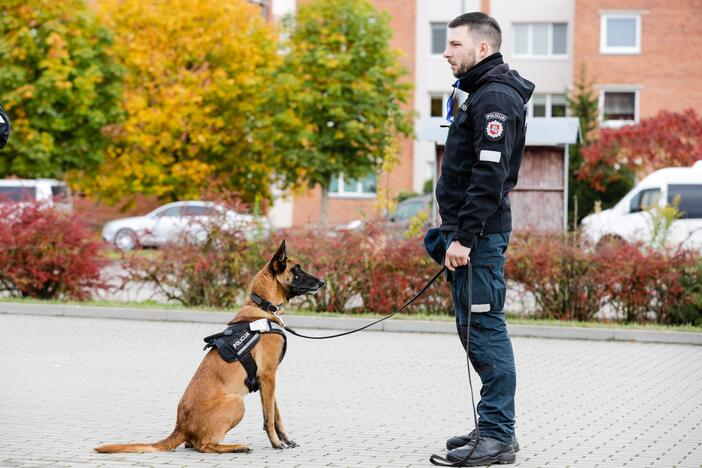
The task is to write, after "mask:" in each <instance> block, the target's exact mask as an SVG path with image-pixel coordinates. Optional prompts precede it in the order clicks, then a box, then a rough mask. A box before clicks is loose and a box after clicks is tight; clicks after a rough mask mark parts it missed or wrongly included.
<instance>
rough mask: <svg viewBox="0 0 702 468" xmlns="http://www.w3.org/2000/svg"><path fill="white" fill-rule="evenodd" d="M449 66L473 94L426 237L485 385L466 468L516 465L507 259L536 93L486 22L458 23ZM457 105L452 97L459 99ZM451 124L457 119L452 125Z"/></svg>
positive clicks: (452, 135)
mask: <svg viewBox="0 0 702 468" xmlns="http://www.w3.org/2000/svg"><path fill="white" fill-rule="evenodd" d="M448 26H449V33H448V41H447V46H446V50H445V51H444V54H443V56H444V58H446V60H447V61H448V63H449V65H450V66H451V70H452V72H453V75H454V76H455V77H456V78H458V81H457V82H456V84H454V86H455V87H457V88H459V89H461V90H463V91H465V92H467V93H469V95H468V98H467V99H466V101H465V102H464V103H463V104H462V105H461V106H460V108H459V109H458V111H457V113H456V114H455V117H454V118H453V119H452V122H451V126H450V128H449V133H448V138H447V140H446V151H445V153H444V160H443V162H442V164H441V177H440V178H439V181H438V184H437V188H436V199H437V202H438V205H439V212H440V214H441V220H442V223H441V227H440V228H439V229H432V230H430V231H429V232H428V233H427V236H426V237H425V245H426V247H427V250H428V251H429V253H430V255H431V256H432V257H433V258H434V259H435V260H437V261H438V262H439V263H442V262H443V263H444V264H445V265H446V267H447V269H448V270H449V271H450V272H449V275H448V276H449V280H450V282H451V290H452V299H453V305H454V309H455V314H456V326H457V329H458V334H459V337H460V339H461V343H462V344H463V347H464V348H465V347H466V343H467V342H468V336H469V335H468V334H469V333H470V341H469V348H470V349H469V357H470V360H471V363H472V364H473V367H474V368H475V370H476V372H477V373H478V375H479V376H480V379H481V381H482V385H483V386H482V390H481V392H480V395H481V399H480V402H479V403H478V408H477V411H478V415H479V422H478V427H479V429H480V443H479V444H478V447H477V448H476V449H475V451H474V452H473V454H472V455H471V456H470V458H469V459H468V460H466V462H465V463H464V465H465V466H477V465H486V464H491V463H513V462H514V460H515V459H516V457H515V452H516V451H517V450H519V446H518V445H517V442H516V438H515V435H514V393H515V387H516V371H515V367H514V355H513V352H512V343H511V341H510V338H509V335H508V334H507V328H506V323H505V314H504V310H503V307H504V301H505V291H506V288H505V280H504V262H505V257H504V254H505V251H506V250H507V246H508V244H509V236H510V232H511V230H512V219H511V212H510V201H509V196H508V194H509V192H510V191H512V189H514V186H515V184H516V183H517V174H518V171H519V166H520V164H521V162H522V155H523V152H524V137H525V133H526V122H525V119H526V111H525V104H526V102H527V101H528V100H529V98H530V97H531V94H532V92H533V90H534V85H533V84H532V83H531V82H529V81H527V80H525V79H523V78H522V77H520V76H519V74H518V73H517V72H516V71H514V70H510V69H509V67H508V66H507V64H505V63H504V62H503V61H502V55H501V54H500V53H499V50H500V45H501V42H502V37H501V36H502V33H501V30H500V27H499V25H498V24H497V22H496V21H495V20H494V19H493V18H491V17H489V16H487V15H485V14H483V13H479V12H476V13H466V14H463V15H461V16H459V17H457V18H455V19H454V20H453V21H451V22H450V23H449V25H448ZM452 97H453V96H452ZM448 118H449V120H450V121H451V116H448ZM469 261H470V262H471V264H472V272H473V274H472V280H473V282H472V291H473V294H472V304H473V305H472V316H471V323H470V327H469V324H468V300H467V297H466V293H467V291H468V269H467V266H466V265H467V264H468V262H469ZM475 442H476V441H475V436H474V433H473V432H471V433H469V434H465V435H461V436H455V437H452V438H450V439H449V440H448V441H447V443H446V446H447V449H448V450H449V452H448V455H447V458H448V459H449V460H450V461H452V462H457V461H460V460H462V459H464V458H465V457H466V456H467V455H468V454H469V453H470V451H471V450H472V449H473V446H474V444H475Z"/></svg>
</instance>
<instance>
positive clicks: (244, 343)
mask: <svg viewBox="0 0 702 468" xmlns="http://www.w3.org/2000/svg"><path fill="white" fill-rule="evenodd" d="M267 333H275V334H277V335H280V336H282V337H283V349H282V351H281V353H280V358H279V359H278V362H279V363H280V362H282V361H283V358H284V357H285V352H286V351H287V348H288V340H287V336H286V335H285V331H284V330H283V328H282V327H281V326H280V325H278V324H277V323H275V322H273V321H271V320H267V319H261V320H256V321H255V322H237V323H233V324H231V325H229V326H228V327H227V328H226V329H224V331H221V332H219V333H215V334H214V335H210V336H207V337H205V342H206V343H207V344H206V345H205V347H204V348H203V350H205V349H207V348H216V349H217V352H218V353H219V356H220V357H221V358H222V359H224V360H225V361H226V362H236V361H239V362H241V365H242V366H243V367H244V370H246V379H245V380H244V383H245V384H246V387H248V389H249V391H250V392H256V391H258V389H259V383H258V378H257V377H256V374H257V373H258V366H256V361H255V360H254V358H253V355H252V353H251V351H252V350H253V348H254V346H256V344H258V342H259V340H260V339H261V335H263V334H267Z"/></svg>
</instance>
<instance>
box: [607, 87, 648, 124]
mask: <svg viewBox="0 0 702 468" xmlns="http://www.w3.org/2000/svg"><path fill="white" fill-rule="evenodd" d="M638 114H639V113H638V93H637V91H621V90H615V91H607V90H603V91H602V94H601V97H600V120H601V121H602V125H603V126H607V127H620V126H624V125H627V124H631V123H635V122H637V121H638V120H639V119H638Z"/></svg>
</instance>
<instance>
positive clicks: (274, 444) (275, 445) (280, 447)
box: [271, 440, 285, 450]
mask: <svg viewBox="0 0 702 468" xmlns="http://www.w3.org/2000/svg"><path fill="white" fill-rule="evenodd" d="M271 446H272V447H273V448H274V449H277V450H283V449H284V448H285V445H283V444H282V443H281V442H273V441H272V440H271Z"/></svg>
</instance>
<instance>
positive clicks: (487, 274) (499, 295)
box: [425, 230, 517, 443]
mask: <svg viewBox="0 0 702 468" xmlns="http://www.w3.org/2000/svg"><path fill="white" fill-rule="evenodd" d="M432 231H434V230H431V231H430V232H429V233H428V234H427V237H426V238H425V245H426V247H427V250H428V251H429V253H430V255H431V256H432V258H434V260H437V261H438V259H439V258H440V259H441V263H442V264H443V258H444V254H445V252H446V249H448V246H449V245H450V244H451V242H452V241H453V233H452V232H448V231H439V232H434V233H432ZM437 231H438V230H437ZM509 236H510V233H509V232H504V233H497V234H487V235H484V236H482V237H480V238H479V239H478V240H477V242H476V243H475V245H474V246H473V249H471V254H470V258H471V263H472V269H473V285H472V289H473V301H472V302H473V307H472V314H471V323H470V342H469V347H470V349H469V357H470V361H471V363H472V364H473V367H474V368H475V370H476V372H477V373H478V375H479V376H480V380H481V381H482V388H481V390H480V402H479V403H478V407H477V411H478V417H479V421H478V425H479V427H480V433H481V435H485V436H488V437H493V438H495V439H499V440H501V441H503V442H506V443H511V442H512V441H513V440H514V438H515V437H514V394H515V390H516V382H517V381H516V371H515V366H514V353H513V351H512V342H511V340H510V337H509V335H508V333H507V324H506V322H505V313H504V303H505V292H506V285H505V279H504V264H505V251H506V250H507V246H508V244H509ZM449 280H450V282H451V294H452V299H453V306H454V313H455V315H456V325H457V327H458V329H459V335H460V336H461V338H462V340H461V341H462V342H463V344H464V347H465V336H466V334H467V333H466V329H467V328H468V327H467V325H468V300H467V294H468V267H467V266H466V267H461V268H457V269H456V271H454V272H450V274H449Z"/></svg>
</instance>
